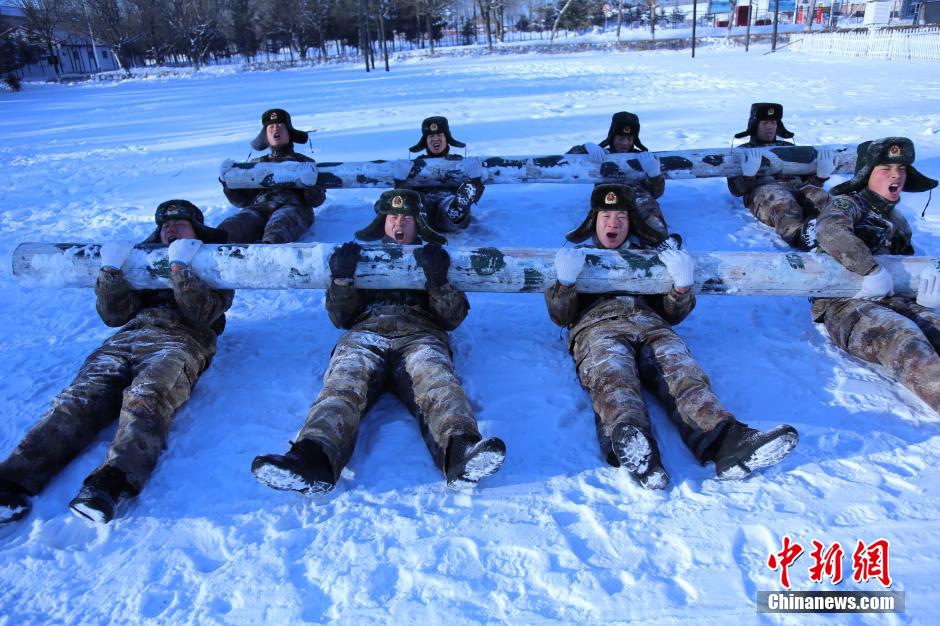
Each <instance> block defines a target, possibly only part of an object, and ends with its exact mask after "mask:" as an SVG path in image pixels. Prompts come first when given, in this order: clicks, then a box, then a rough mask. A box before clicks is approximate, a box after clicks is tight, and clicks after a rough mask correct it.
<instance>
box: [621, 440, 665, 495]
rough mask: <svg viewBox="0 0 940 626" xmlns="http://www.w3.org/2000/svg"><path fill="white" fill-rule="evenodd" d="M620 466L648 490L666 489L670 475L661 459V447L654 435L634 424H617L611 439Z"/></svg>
mask: <svg viewBox="0 0 940 626" xmlns="http://www.w3.org/2000/svg"><path fill="white" fill-rule="evenodd" d="M610 441H611V445H612V446H613V448H614V454H616V455H617V459H618V460H619V461H620V465H621V466H622V467H624V468H626V470H627V471H628V472H630V475H631V476H632V477H633V479H634V480H635V481H637V482H638V483H640V485H641V486H642V487H645V488H646V489H665V488H666V486H667V485H668V484H669V474H667V473H666V468H664V467H663V464H662V461H661V460H660V458H659V446H657V445H656V440H655V439H653V437H652V435H651V434H649V433H645V432H643V431H642V430H640V429H639V428H637V427H636V426H634V425H632V424H617V425H616V426H615V427H614V432H613V433H612V434H611V437H610Z"/></svg>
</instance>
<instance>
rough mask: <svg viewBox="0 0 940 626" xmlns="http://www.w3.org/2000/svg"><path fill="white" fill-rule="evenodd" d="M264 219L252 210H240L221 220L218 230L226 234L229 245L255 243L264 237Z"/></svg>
mask: <svg viewBox="0 0 940 626" xmlns="http://www.w3.org/2000/svg"><path fill="white" fill-rule="evenodd" d="M265 221H266V217H265V215H264V214H263V213H261V212H260V211H255V210H254V209H250V208H249V209H242V210H241V211H239V212H238V213H236V214H235V215H232V216H231V217H227V218H225V219H224V220H222V223H221V224H219V226H218V228H221V229H222V230H224V231H225V232H226V233H228V241H229V243H256V242H258V241H260V240H261V237H262V236H263V235H264V224H265Z"/></svg>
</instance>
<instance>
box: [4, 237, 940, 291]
mask: <svg viewBox="0 0 940 626" xmlns="http://www.w3.org/2000/svg"><path fill="white" fill-rule="evenodd" d="M336 246H337V244H331V243H303V244H284V245H262V244H253V245H233V244H226V245H205V246H203V247H202V248H201V249H200V250H199V252H198V254H197V255H196V258H195V260H194V262H193V268H194V269H195V271H196V273H197V274H198V275H199V276H201V277H202V278H203V279H205V280H206V282H208V283H209V284H210V285H211V286H213V287H217V288H226V289H324V288H326V287H327V285H328V283H329V257H330V255H331V254H332V252H333V250H334V249H335V248H336ZM100 247H101V246H100V244H44V243H24V244H20V245H19V246H17V248H16V250H14V252H13V273H14V275H16V276H18V277H20V278H21V279H23V280H24V281H25V282H27V283H28V284H29V285H31V286H41V287H92V286H93V285H94V283H95V278H96V276H97V275H98V271H99V266H100V263H101V259H100V256H99V249H100ZM414 250H415V247H414V246H396V245H387V246H373V245H368V246H363V250H362V254H361V255H360V260H359V265H358V268H357V270H356V285H357V286H359V287H362V288H365V289H423V288H424V284H425V281H424V274H423V273H422V271H421V269H420V268H419V267H418V266H417V263H416V262H415V258H414ZM448 252H449V253H450V256H451V269H450V272H449V274H448V277H449V279H450V282H451V284H453V285H454V286H455V287H456V288H457V289H460V290H463V291H491V292H537V291H542V290H543V289H545V288H546V287H547V286H548V285H550V284H551V283H552V282H553V281H554V280H555V269H554V258H555V252H556V251H555V250H553V249H535V248H500V249H497V248H450V249H448ZM692 255H693V256H694V257H695V261H696V270H695V286H694V290H695V291H696V292H699V293H703V294H725V295H742V296H768V295H769V296H824V297H850V296H852V294H854V293H856V292H857V291H858V289H859V286H860V285H861V281H862V278H861V276H859V275H857V274H853V273H852V272H849V271H848V270H846V269H845V268H843V267H842V266H841V265H839V264H838V263H836V262H835V261H834V260H833V259H832V258H830V257H829V256H827V255H823V254H798V253H795V252H792V253H774V252H695V253H692ZM586 256H587V264H586V267H585V269H584V271H583V272H582V274H581V276H580V277H579V278H578V290H579V291H584V292H594V293H600V292H610V291H624V292H631V293H665V292H666V291H668V290H669V288H670V287H671V285H672V280H671V279H670V277H669V275H668V274H667V272H666V268H665V267H664V266H663V265H662V263H661V262H660V261H659V260H658V259H657V258H656V254H655V253H654V252H650V251H623V252H613V251H609V250H597V249H589V250H586ZM878 262H879V264H881V265H882V266H883V267H885V268H886V269H887V270H888V271H889V272H890V273H891V274H892V276H893V277H894V285H895V287H894V288H895V293H896V295H899V296H913V295H915V294H916V290H917V282H918V278H919V276H920V273H921V271H922V269H923V268H924V267H925V266H926V265H927V264H934V266H935V267H940V265H938V264H937V263H938V262H937V259H933V258H928V257H913V256H883V257H878ZM169 273H170V269H169V266H168V263H167V258H166V249H165V248H164V247H162V246H140V247H138V248H135V249H134V251H133V252H132V253H131V255H130V257H129V258H128V260H127V262H126V263H125V264H124V274H125V275H126V276H127V278H128V280H129V281H130V283H131V285H133V286H134V287H135V288H137V289H160V288H167V287H169V286H170V281H169Z"/></svg>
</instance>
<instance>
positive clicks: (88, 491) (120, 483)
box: [69, 466, 128, 524]
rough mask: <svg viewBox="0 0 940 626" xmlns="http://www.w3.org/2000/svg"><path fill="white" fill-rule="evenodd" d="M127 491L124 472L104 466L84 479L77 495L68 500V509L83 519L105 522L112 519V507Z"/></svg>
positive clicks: (113, 507) (115, 505) (98, 522)
mask: <svg viewBox="0 0 940 626" xmlns="http://www.w3.org/2000/svg"><path fill="white" fill-rule="evenodd" d="M127 493H128V484H127V478H126V477H125V475H124V472H122V471H121V470H119V469H117V468H114V467H110V466H105V467H103V468H101V469H99V470H96V471H94V472H92V473H91V475H90V476H88V478H86V479H85V483H84V485H83V486H82V488H81V490H80V491H79V492H78V495H77V496H75V497H74V498H73V499H72V501H71V502H69V510H70V511H71V512H72V513H74V514H75V515H76V516H78V517H80V518H82V519H84V520H87V521H91V522H95V523H97V524H107V523H108V522H110V521H111V520H112V519H114V509H115V508H116V507H117V505H118V503H119V502H121V501H122V500H123V499H124V498H125V496H126V495H127Z"/></svg>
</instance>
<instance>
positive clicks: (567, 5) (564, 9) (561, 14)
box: [548, 0, 653, 44]
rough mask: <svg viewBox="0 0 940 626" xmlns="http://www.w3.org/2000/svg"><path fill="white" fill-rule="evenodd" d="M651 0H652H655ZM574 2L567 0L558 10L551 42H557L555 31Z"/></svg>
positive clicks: (549, 41)
mask: <svg viewBox="0 0 940 626" xmlns="http://www.w3.org/2000/svg"><path fill="white" fill-rule="evenodd" d="M650 1H651V2H652V1H653V0H650ZM572 2H574V0H567V2H565V6H563V7H561V11H559V12H558V16H557V17H556V18H555V23H554V24H552V34H551V36H550V37H549V38H548V43H549V44H552V43H554V42H555V33H556V32H558V24H559V23H560V22H561V18H562V17H564V16H565V11H567V10H568V7H570V6H571V3H572Z"/></svg>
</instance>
